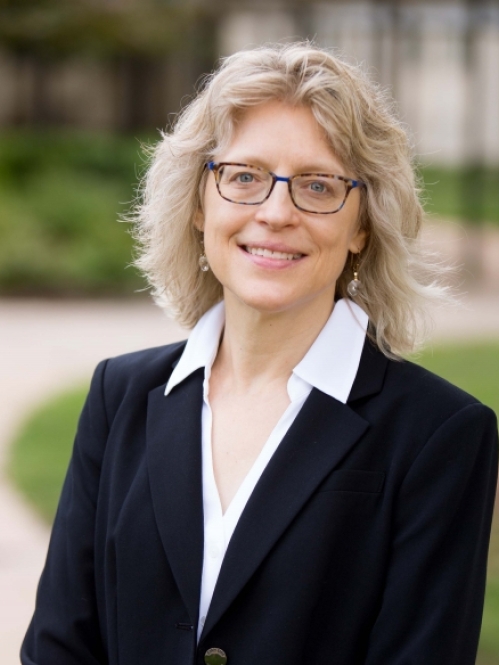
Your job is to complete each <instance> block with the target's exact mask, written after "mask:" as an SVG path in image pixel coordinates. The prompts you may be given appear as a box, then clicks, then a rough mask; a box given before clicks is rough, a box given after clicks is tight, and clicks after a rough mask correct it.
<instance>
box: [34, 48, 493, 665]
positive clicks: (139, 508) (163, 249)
mask: <svg viewBox="0 0 499 665" xmlns="http://www.w3.org/2000/svg"><path fill="white" fill-rule="evenodd" d="M421 219H422V209H421V206H420V203H419V201H418V197H417V189H416V187H415V182H414V176H413V172H412V169H411V166H410V160H409V148H408V142H407V138H406V135H405V133H404V132H403V130H402V129H401V127H400V125H399V124H398V122H397V121H396V119H395V118H394V116H393V115H392V113H391V111H390V109H389V106H388V105H387V103H386V102H385V100H384V99H383V97H382V95H381V94H380V93H379V92H378V91H377V90H376V89H375V88H374V86H373V85H372V84H370V83H369V82H368V81H367V80H366V78H365V77H364V76H363V75H362V74H361V72H360V71H359V70H358V69H356V68H354V67H352V66H350V65H347V64H345V63H344V62H342V61H341V60H339V59H337V58H336V57H334V56H333V55H331V54H330V53H329V52H327V51H324V50H320V49H317V48H314V47H311V46H310V45H307V44H294V45H288V46H279V47H275V48H274V47H269V48H262V49H257V50H254V51H248V52H244V53H238V54H236V55H234V56H232V57H230V58H228V59H227V60H226V61H225V62H224V63H223V65H222V67H221V68H220V70H219V71H218V72H216V73H215V74H214V75H213V76H212V77H211V78H210V79H209V80H208V81H207V84H206V86H205V87H204V89H203V91H202V92H201V93H200V94H199V95H198V97H197V98H196V99H195V100H194V101H193V102H192V103H191V104H190V106H189V107H188V108H187V109H186V110H185V111H184V112H183V114H182V115H181V117H180V119H179V120H178V122H177V124H176V126H175V128H174V129H173V131H172V132H171V133H170V134H166V135H164V136H163V140H162V141H161V142H160V144H159V145H158V147H157V148H156V150H155V152H154V156H153V159H152V163H151V166H150V169H149V172H148V174H147V178H146V180H145V192H144V197H143V201H142V204H141V206H140V207H139V210H138V237H139V240H140V242H141V246H142V253H141V256H140V257H139V259H138V265H139V266H140V267H141V268H142V269H143V270H144V271H145V273H146V274H147V275H148V277H149V279H150V282H151V284H152V285H153V288H154V293H155V296H156V298H157V300H158V301H159V303H160V304H162V305H164V306H167V307H168V308H169V309H170V310H173V311H175V313H176V314H177V317H178V318H179V320H180V321H181V322H183V323H184V324H187V325H190V326H194V329H193V331H192V333H191V335H190V337H189V340H188V342H187V344H185V343H181V344H174V345H171V346H166V347H162V348H158V349H151V350H147V351H142V352H139V353H134V354H130V355H126V356H122V357H119V358H115V359H112V360H109V361H107V362H103V363H101V364H100V365H99V366H98V368H97V370H96V373H95V375H94V378H93V382H92V387H91V390H90V394H89V397H88V400H87V403H86V405H85V407H84V411H83V414H82V416H81V420H80V423H79V427H78V433H77V437H76V442H75V447H74V453H73V458H72V461H71V464H70V468H69V471H68V476H67V479H66V482H65V485H64V489H63V493H62V497H61V502H60V506H59V510H58V514H57V517H56V520H55V524H54V530H53V535H52V540H51V545H50V550H49V554H48V559H47V564H46V567H45V570H44V573H43V575H42V579H41V582H40V587H39V592H38V599H37V607H36V611H35V615H34V618H33V621H32V624H31V626H30V628H29V631H28V634H27V637H26V640H25V642H24V645H23V649H22V661H23V663H24V665H34V664H36V665H90V664H92V665H95V664H97V663H98V664H104V663H106V664H108V663H109V664H110V665H111V664H112V665H117V664H119V665H137V664H138V663H140V664H141V665H149V664H150V665H153V664H154V665H157V664H158V663H168V664H178V665H186V664H189V663H192V664H194V663H196V664H197V663H199V664H201V663H207V664H208V665H210V664H211V665H213V664H221V665H223V663H229V664H234V665H249V664H250V663H251V664H254V663H258V665H267V664H268V665H280V664H282V665H294V664H296V665H298V664H302V663H310V664H314V665H316V664H317V665H323V664H324V663H334V665H356V664H359V665H360V664H362V665H433V664H437V663H438V665H441V664H442V663H445V664H446V665H471V664H472V663H474V661H475V655H476V650H477V642H478V637H479V631H480V622H481V614H482V607H483V596H484V587H485V572H486V559H487V548H488V542H489V534H490V525H491V518H492V509H493V502H494V494H495V488H496V480H497V429H496V421H495V416H494V414H493V413H492V411H491V410H490V409H488V408H486V407H484V406H483V405H481V404H480V403H479V402H477V401H476V400H475V399H474V398H472V397H470V396H469V395H467V394H465V393H464V392H462V391H461V390H459V389H457V388H455V387H453V386H451V385H449V384H448V383H446V382H445V381H443V380H441V379H439V378H437V377H435V376H433V375H431V374H430V373H429V372H427V371H425V370H423V369H422V368H420V367H418V366H416V365H413V364H411V363H409V362H405V361H402V360H401V354H402V353H405V352H407V351H409V350H411V349H413V348H414V346H415V343H416V342H417V341H418V329H417V327H416V323H417V321H418V320H419V318H420V314H421V313H424V311H425V308H426V307H427V304H428V303H429V302H430V301H431V300H432V299H433V300H435V299H439V298H440V299H442V298H445V292H444V290H442V289H441V288H439V287H438V286H436V285H435V269H433V268H432V266H431V264H429V263H428V261H426V260H425V259H424V257H423V255H422V253H421V250H420V248H419V245H418V242H417V236H418V231H419V227H420V224H421Z"/></svg>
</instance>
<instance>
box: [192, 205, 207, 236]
mask: <svg viewBox="0 0 499 665" xmlns="http://www.w3.org/2000/svg"><path fill="white" fill-rule="evenodd" d="M192 221H193V224H194V226H195V227H196V228H197V230H198V231H201V232H203V231H204V212H203V211H202V210H201V208H198V209H197V210H196V212H195V213H194V219H193V220H192Z"/></svg>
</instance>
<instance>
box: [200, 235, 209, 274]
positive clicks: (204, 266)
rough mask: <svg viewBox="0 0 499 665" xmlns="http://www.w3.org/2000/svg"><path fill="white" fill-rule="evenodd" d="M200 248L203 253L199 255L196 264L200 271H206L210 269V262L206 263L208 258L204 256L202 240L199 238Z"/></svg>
mask: <svg viewBox="0 0 499 665" xmlns="http://www.w3.org/2000/svg"><path fill="white" fill-rule="evenodd" d="M201 250H202V252H203V253H202V254H200V255H199V259H198V264H199V267H200V269H201V271H202V272H208V270H209V269H210V264H209V263H208V259H207V258H206V254H205V252H204V241H203V240H201Z"/></svg>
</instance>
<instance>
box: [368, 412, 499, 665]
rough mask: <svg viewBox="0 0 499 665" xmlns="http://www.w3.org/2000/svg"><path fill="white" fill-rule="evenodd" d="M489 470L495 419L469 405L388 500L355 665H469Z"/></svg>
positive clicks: (493, 462) (488, 510)
mask: <svg viewBox="0 0 499 665" xmlns="http://www.w3.org/2000/svg"><path fill="white" fill-rule="evenodd" d="M497 464H498V440H497V422H496V418H495V414H494V413H493V412H492V411H491V410H490V409H488V408H487V407H484V406H483V405H481V404H478V403H475V404H470V405H468V406H466V407H464V408H463V409H461V410H460V411H458V412H457V413H455V414H454V415H453V416H452V417H450V418H449V419H448V420H447V421H446V422H444V424H443V425H441V426H440V427H439V428H438V430H437V431H436V432H435V433H434V434H433V436H432V437H431V438H430V439H429V440H428V441H427V442H426V444H425V446H424V447H423V448H422V450H421V451H420V452H419V454H418V455H417V457H416V459H415V460H414V462H413V463H412V465H411V467H410V469H409V471H408V472H407V474H406V476H405V478H404V481H403V483H402V485H401V488H400V493H399V497H398V500H397V508H396V510H395V515H394V523H393V538H392V540H391V552H390V565H389V568H388V571H387V577H386V584H385V587H384V593H383V597H382V600H381V605H380V609H379V613H378V615H377V618H376V621H375V623H374V625H373V629H372V632H371V636H370V641H369V646H368V651H367V657H366V661H365V665H437V664H438V665H441V664H442V663H445V664H446V665H474V663H475V658H476V651H477V647H478V640H479V635H480V627H481V620H482V613H483V600H484V594H485V581H486V566H487V554H488V546H489V538H490V528H491V521H492V512H493V506H494V497H495V493H496V485H497Z"/></svg>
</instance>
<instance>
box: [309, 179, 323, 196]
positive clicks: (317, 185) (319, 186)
mask: <svg viewBox="0 0 499 665" xmlns="http://www.w3.org/2000/svg"><path fill="white" fill-rule="evenodd" d="M310 189H311V190H312V191H313V192H316V193H317V194H323V193H324V192H325V191H326V186H325V185H324V183H322V182H317V181H315V182H312V183H310Z"/></svg>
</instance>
